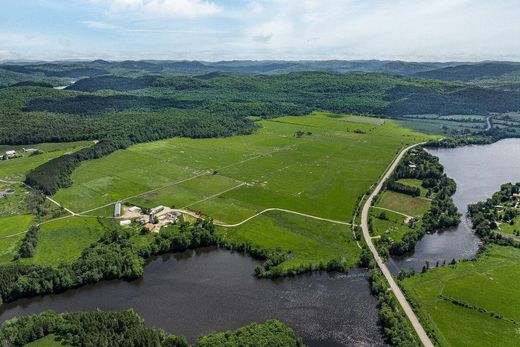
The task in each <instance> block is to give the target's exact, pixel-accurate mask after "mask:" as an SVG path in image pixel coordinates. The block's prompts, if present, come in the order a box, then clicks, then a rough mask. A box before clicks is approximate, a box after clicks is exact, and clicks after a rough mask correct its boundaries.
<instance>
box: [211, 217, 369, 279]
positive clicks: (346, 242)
mask: <svg viewBox="0 0 520 347" xmlns="http://www.w3.org/2000/svg"><path fill="white" fill-rule="evenodd" d="M218 231H219V233H221V234H222V235H223V236H225V238H226V239H227V240H228V241H230V242H232V243H243V242H245V243H247V244H251V245H253V246H256V247H259V248H263V249H275V248H277V247H279V248H281V249H282V250H283V251H287V252H290V253H291V256H290V259H288V260H287V261H285V262H283V263H282V264H281V266H280V268H281V270H287V269H291V268H296V267H306V266H312V265H316V264H319V263H320V262H322V263H324V264H326V263H328V262H329V261H331V260H333V259H339V258H344V259H346V260H347V263H348V266H349V267H351V266H354V265H355V264H356V263H357V260H358V258H359V254H360V251H361V250H360V249H359V247H358V246H357V245H356V241H355V240H354V237H353V234H352V229H351V227H350V226H346V225H338V224H333V223H330V222H325V221H320V220H315V219H312V218H307V217H301V216H297V215H293V214H289V213H284V212H278V211H273V212H267V213H265V214H264V215H261V216H258V217H256V218H254V219H252V220H251V221H249V222H247V223H244V224H242V225H241V226H238V227H235V228H223V227H219V228H218Z"/></svg>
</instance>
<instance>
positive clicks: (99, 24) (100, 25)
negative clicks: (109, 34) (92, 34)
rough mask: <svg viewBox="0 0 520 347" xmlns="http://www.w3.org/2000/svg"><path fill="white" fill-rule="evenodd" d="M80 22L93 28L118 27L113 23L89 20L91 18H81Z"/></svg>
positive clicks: (109, 28)
mask: <svg viewBox="0 0 520 347" xmlns="http://www.w3.org/2000/svg"><path fill="white" fill-rule="evenodd" d="M81 23H82V24H84V25H86V26H88V27H89V28H94V29H103V30H112V29H118V28H119V27H118V26H117V25H113V24H110V23H105V22H97V21H91V20H83V21H81Z"/></svg>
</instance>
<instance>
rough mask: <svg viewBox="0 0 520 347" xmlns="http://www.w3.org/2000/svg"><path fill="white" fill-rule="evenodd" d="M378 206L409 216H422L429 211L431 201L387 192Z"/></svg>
mask: <svg viewBox="0 0 520 347" xmlns="http://www.w3.org/2000/svg"><path fill="white" fill-rule="evenodd" d="M377 206H379V207H383V208H387V209H389V210H392V211H396V212H400V213H404V214H406V215H408V216H422V215H423V214H424V213H426V211H428V208H429V207H430V201H429V200H427V199H423V198H418V197H412V196H409V195H405V194H401V193H396V192H391V191H385V192H384V193H383V195H382V196H381V198H380V199H379V201H378V203H377Z"/></svg>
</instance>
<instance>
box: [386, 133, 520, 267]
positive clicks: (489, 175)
mask: <svg viewBox="0 0 520 347" xmlns="http://www.w3.org/2000/svg"><path fill="white" fill-rule="evenodd" d="M428 151H429V152H430V153H431V154H433V155H435V156H437V157H439V159H440V162H441V164H442V165H443V166H444V169H445V172H446V174H447V175H448V176H449V177H451V178H453V179H454V180H455V181H456V182H457V191H456V192H455V195H454V196H453V201H454V203H455V205H457V208H458V209H459V211H460V212H461V213H462V214H463V215H464V217H463V219H462V223H461V224H460V225H459V226H457V227H454V228H450V229H448V230H445V231H442V232H436V233H432V234H428V235H425V236H424V237H423V238H422V239H421V240H420V241H419V242H418V243H417V245H416V247H415V251H414V252H413V253H412V254H410V255H406V256H403V257H394V258H392V259H390V260H389V262H388V267H389V269H390V270H391V271H392V272H393V273H397V272H399V270H400V269H405V268H406V269H411V268H412V269H415V270H416V271H420V270H421V269H422V267H423V266H424V264H425V263H426V261H428V262H429V263H430V264H431V265H433V266H434V265H435V264H436V262H439V263H441V264H442V263H443V262H444V261H446V262H450V261H451V260H452V259H456V260H460V259H468V258H472V257H474V256H475V254H476V252H477V250H478V245H479V242H480V240H479V238H478V237H477V236H476V235H475V234H474V233H473V231H472V230H471V223H470V222H469V221H468V220H467V219H466V218H465V215H466V212H467V206H468V204H471V203H475V202H477V201H480V200H485V199H487V198H488V197H489V196H491V194H493V193H494V192H496V191H497V190H499V189H500V186H501V185H502V184H503V183H507V182H519V181H520V139H505V140H501V141H498V142H495V143H493V144H490V145H479V146H477V145H475V146H465V147H458V148H442V149H430V150H428Z"/></svg>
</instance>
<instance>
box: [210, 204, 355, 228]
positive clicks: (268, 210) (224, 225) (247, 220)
mask: <svg viewBox="0 0 520 347" xmlns="http://www.w3.org/2000/svg"><path fill="white" fill-rule="evenodd" d="M270 211H280V212H286V213H291V214H296V215H298V216H302V217H308V218H312V219H317V220H321V221H324V222H329V223H335V224H342V225H348V226H351V225H352V223H347V222H342V221H339V220H334V219H328V218H322V217H318V216H313V215H310V214H306V213H301V212H297V211H292V210H286V209H284V208H277V207H271V208H266V209H265V210H262V211H260V212H258V213H256V214H254V215H252V216H251V217H248V218H246V219H244V220H243V221H241V222H238V223H235V224H222V223H215V225H218V226H220V227H225V228H235V227H238V226H241V225H242V224H244V223H247V222H249V221H250V220H251V219H253V218H256V217H258V216H260V215H262V214H264V213H266V212H270Z"/></svg>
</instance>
